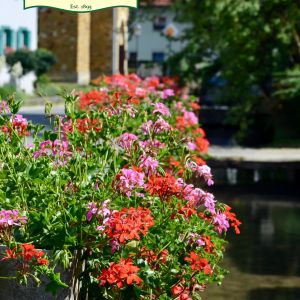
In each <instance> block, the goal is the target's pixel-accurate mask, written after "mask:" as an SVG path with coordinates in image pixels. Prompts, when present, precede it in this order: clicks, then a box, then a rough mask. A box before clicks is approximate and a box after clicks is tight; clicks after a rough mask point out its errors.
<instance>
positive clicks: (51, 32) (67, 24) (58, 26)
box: [38, 8, 78, 81]
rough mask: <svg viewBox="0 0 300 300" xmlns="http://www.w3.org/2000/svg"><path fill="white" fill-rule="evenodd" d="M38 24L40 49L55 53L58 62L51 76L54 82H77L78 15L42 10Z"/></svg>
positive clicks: (40, 10)
mask: <svg viewBox="0 0 300 300" xmlns="http://www.w3.org/2000/svg"><path fill="white" fill-rule="evenodd" d="M38 24H39V41H38V47H39V48H46V49H49V50H51V51H53V53H54V54H55V56H56V58H57V60H58V63H57V64H56V65H55V66H53V67H52V69H51V73H50V74H49V75H50V76H51V78H52V79H53V80H59V81H76V80H77V74H76V68H77V33H78V14H74V13H70V12H65V11H60V10H57V9H51V8H40V9H39V19H38Z"/></svg>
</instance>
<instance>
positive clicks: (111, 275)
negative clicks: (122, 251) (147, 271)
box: [98, 258, 143, 289]
mask: <svg viewBox="0 0 300 300" xmlns="http://www.w3.org/2000/svg"><path fill="white" fill-rule="evenodd" d="M139 269H140V268H139V267H137V266H134V265H133V262H132V259H131V258H127V259H124V258H121V259H120V263H118V264H116V263H114V262H111V263H110V266H109V268H107V269H103V270H102V273H101V275H100V276H99V277H98V280H99V281H100V285H105V284H106V283H107V282H108V283H109V284H116V286H117V287H118V288H119V289H120V288H122V287H123V286H124V284H125V283H127V284H128V285H132V284H133V283H136V284H140V283H141V282H143V280H142V279H141V278H140V277H139V276H138V275H137V272H138V271H139Z"/></svg>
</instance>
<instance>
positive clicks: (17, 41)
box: [0, 0, 38, 96]
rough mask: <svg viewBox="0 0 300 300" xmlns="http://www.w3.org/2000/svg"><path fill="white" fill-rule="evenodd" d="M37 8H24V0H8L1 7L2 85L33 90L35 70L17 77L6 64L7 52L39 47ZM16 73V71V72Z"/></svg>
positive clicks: (0, 62)
mask: <svg viewBox="0 0 300 300" xmlns="http://www.w3.org/2000/svg"><path fill="white" fill-rule="evenodd" d="M37 18H38V15H37V9H35V8H32V9H29V10H24V9H23V0H6V1H5V3H1V9H0V86H3V85H15V86H17V88H18V89H20V90H23V91H25V92H27V93H32V92H33V89H34V87H33V83H34V81H35V80H36V77H35V75H34V73H33V72H31V73H28V74H26V75H25V76H21V74H22V69H21V68H20V67H18V66H16V67H15V68H14V69H15V70H16V69H20V71H19V73H20V74H19V76H17V77H15V76H13V75H12V73H11V72H10V69H9V67H8V66H7V65H6V64H5V54H8V53H10V52H12V51H15V50H17V49H24V48H25V49H29V50H36V48H37V32H38V22H37ZM15 73H16V72H15ZM0 96H1V95H0Z"/></svg>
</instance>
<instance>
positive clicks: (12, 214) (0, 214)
mask: <svg viewBox="0 0 300 300" xmlns="http://www.w3.org/2000/svg"><path fill="white" fill-rule="evenodd" d="M26 222H27V217H25V216H22V215H21V214H20V213H19V211H18V210H17V209H12V210H11V209H9V210H5V209H1V210H0V231H1V230H3V229H5V228H8V227H11V226H21V225H22V224H25V223H26Z"/></svg>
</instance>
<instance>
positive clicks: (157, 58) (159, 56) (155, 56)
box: [152, 52, 165, 63]
mask: <svg viewBox="0 0 300 300" xmlns="http://www.w3.org/2000/svg"><path fill="white" fill-rule="evenodd" d="M152 61H154V62H158V63H162V62H164V61H165V54H164V53H163V52H153V53H152Z"/></svg>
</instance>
